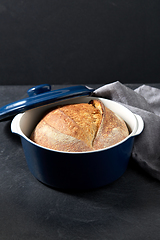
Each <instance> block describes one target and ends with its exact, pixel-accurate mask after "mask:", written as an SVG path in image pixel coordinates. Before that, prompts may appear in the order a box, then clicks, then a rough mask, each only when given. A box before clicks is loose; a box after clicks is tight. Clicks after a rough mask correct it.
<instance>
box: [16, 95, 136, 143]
mask: <svg viewBox="0 0 160 240" xmlns="http://www.w3.org/2000/svg"><path fill="white" fill-rule="evenodd" d="M91 99H93V97H78V98H74V99H69V100H65V101H61V102H58V103H52V104H48V105H46V106H42V107H38V108H35V109H31V110H29V111H26V112H25V113H24V114H23V115H22V117H21V119H20V123H19V124H20V129H21V131H22V133H23V134H24V135H25V136H24V137H27V138H29V137H30V134H31V133H32V131H33V129H34V128H35V126H36V125H37V123H38V122H39V121H40V120H41V118H42V117H43V116H44V114H45V112H46V111H48V110H49V109H52V108H54V107H55V106H58V105H64V104H72V103H81V102H89V101H90V100H91ZM94 99H95V98H94ZM99 99H100V100H101V101H102V102H103V103H104V105H105V106H106V107H108V108H109V109H110V110H112V111H113V112H115V113H116V114H117V115H118V116H120V117H121V118H122V119H123V120H124V121H125V122H126V124H127V126H128V128H129V131H130V135H129V136H128V137H130V136H132V135H134V132H135V131H136V129H137V121H136V118H135V116H134V114H133V113H132V112H131V111H130V110H129V109H127V108H126V107H124V106H122V105H121V104H119V103H116V102H114V101H111V100H107V99H103V98H99ZM29 141H30V140H29Z"/></svg>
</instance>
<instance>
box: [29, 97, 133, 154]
mask: <svg viewBox="0 0 160 240" xmlns="http://www.w3.org/2000/svg"><path fill="white" fill-rule="evenodd" d="M128 135H129V131H128V128H127V126H126V123H125V122H124V121H123V120H122V119H121V118H120V117H119V116H117V115H116V114H115V113H113V112H112V111H111V110H110V109H108V108H107V107H105V106H104V105H103V103H102V102H101V101H100V100H92V101H90V102H89V103H79V104H70V105H65V106H59V107H57V108H56V109H53V110H51V111H50V112H48V113H47V114H46V115H45V116H44V117H43V118H42V119H41V120H40V122H39V123H38V124H37V126H36V127H35V129H34V130H33V132H32V134H31V136H30V139H31V140H32V141H34V142H35V143H37V144H39V145H41V146H43V147H46V148H50V149H53V150H58V151H66V152H85V151H93V150H98V149H103V148H106V147H109V146H112V145H114V144H116V143H118V142H120V141H122V140H123V139H124V138H126V137H127V136H128Z"/></svg>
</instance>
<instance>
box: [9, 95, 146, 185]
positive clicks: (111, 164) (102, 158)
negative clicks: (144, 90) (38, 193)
mask: <svg viewBox="0 0 160 240" xmlns="http://www.w3.org/2000/svg"><path fill="white" fill-rule="evenodd" d="M93 98H94V97H85V96H84V97H83V96H77V97H75V98H72V99H65V100H60V101H58V102H56V103H49V104H46V105H44V106H39V107H36V108H33V109H31V110H27V111H25V112H24V113H19V114H17V115H16V116H15V117H14V119H13V120H12V123H11V131H12V132H13V133H16V134H18V135H19V136H20V137H21V142H22V146H23V150H24V154H25V158H26V161H27V164H28V167H29V170H30V171H31V173H32V174H33V175H34V177H35V178H36V179H38V180H39V181H40V182H42V183H44V184H46V185H48V186H50V187H53V188H58V189H64V190H68V189H70V190H85V189H93V188H98V187H102V186H104V185H107V184H109V183H111V182H113V181H115V180H117V179H118V178H119V177H120V176H122V174H123V173H124V172H125V171H126V169H127V165H128V162H129V159H130V156H131V152H132V148H133V143H134V138H135V137H136V136H137V135H139V134H140V133H141V132H142V131H143V128H144V122H143V120H142V118H141V117H140V116H139V115H136V114H133V113H132V112H131V111H130V110H129V109H127V108H126V107H124V106H123V105H121V104H119V103H117V102H114V101H111V100H107V99H103V98H99V99H100V100H101V101H102V102H103V103H104V105H105V106H106V107H108V108H109V109H111V110H112V111H113V112H115V113H116V114H118V115H119V116H120V117H121V118H122V119H123V120H124V121H125V122H126V124H127V126H128V128H129V130H130V134H129V136H128V137H127V138H125V139H124V140H123V141H121V142H119V143H118V144H116V145H114V146H111V147H109V148H105V149H102V150H96V151H91V152H80V153H79V152H78V153H77V152H61V151H55V150H51V149H47V148H45V147H42V146H39V145H37V144H36V143H34V142H32V141H31V140H30V139H29V136H30V134H31V132H32V130H33V129H34V127H35V126H36V124H37V123H38V121H39V120H40V119H41V117H42V116H43V114H44V112H45V111H47V110H48V109H50V108H52V107H54V106H56V105H60V104H71V103H81V102H89V101H90V100H91V99H93Z"/></svg>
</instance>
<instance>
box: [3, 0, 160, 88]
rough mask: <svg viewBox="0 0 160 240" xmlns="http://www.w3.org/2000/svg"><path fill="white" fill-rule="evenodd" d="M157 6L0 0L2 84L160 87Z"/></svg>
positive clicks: (122, 1)
mask: <svg viewBox="0 0 160 240" xmlns="http://www.w3.org/2000/svg"><path fill="white" fill-rule="evenodd" d="M159 63H160V1H159V0H154V1H153V0H128V1H127V0H92V1H86V0H76V1H75V0H68V1H66V0H45V1H44V0H32V1H30V0H27V1H22V0H0V84H41V83H50V84H77V83H78V84H79V83H82V84H83V83H85V84H87V83H88V84H90V83H91V84H99V83H102V84H103V83H109V82H113V81H116V80H119V81H121V82H122V83H152V82H154V83H159V82H160V68H159Z"/></svg>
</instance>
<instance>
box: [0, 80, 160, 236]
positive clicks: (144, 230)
mask: <svg viewBox="0 0 160 240" xmlns="http://www.w3.org/2000/svg"><path fill="white" fill-rule="evenodd" d="M89 86H90V87H95V88H97V87H99V86H102V85H89ZM128 86H129V87H131V88H132V89H134V88H136V87H137V86H138V85H133V84H128ZM152 86H155V87H158V88H160V84H152ZM30 87H31V86H26V85H25V86H0V107H1V106H3V105H5V104H8V103H10V102H12V101H16V100H18V99H21V98H24V97H26V96H27V94H26V91H27V90H28V88H30ZM59 87H62V85H61V86H60V85H59V86H58V85H56V86H54V87H53V88H55V89H57V88H59ZM10 124H11V121H5V122H0V132H1V134H0V161H1V164H0V239H1V240H12V239H14V240H19V239H20V240H22V239H23V240H28V239H29V240H33V239H39V240H41V239H43V240H50V239H56V240H59V239H61V240H63V239H64V240H88V239H89V240H90V239H91V240H103V239H107V240H112V239H113V240H135V239H136V240H137V239H140V240H143V239H145V240H147V239H148V240H150V239H153V240H156V239H157V240H158V239H160V182H159V181H157V180H155V179H154V178H152V177H150V176H149V175H147V174H146V173H145V172H144V171H143V170H142V169H140V168H139V166H137V165H136V164H135V163H134V162H133V160H132V159H130V163H129V166H128V169H127V171H126V172H125V173H124V175H123V176H122V177H121V178H119V179H118V180H117V181H115V182H113V183H112V184H110V185H107V186H105V187H102V188H99V189H96V190H91V191H81V192H63V191H58V190H55V189H52V188H49V187H47V186H45V185H43V184H42V183H40V182H39V181H38V180H36V179H35V178H34V177H33V176H32V174H31V173H30V171H29V169H28V166H27V163H26V161H25V157H24V153H23V149H22V146H21V142H20V138H19V136H17V135H15V134H12V133H11V130H10Z"/></svg>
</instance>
